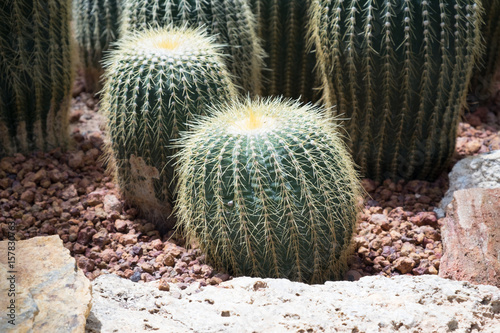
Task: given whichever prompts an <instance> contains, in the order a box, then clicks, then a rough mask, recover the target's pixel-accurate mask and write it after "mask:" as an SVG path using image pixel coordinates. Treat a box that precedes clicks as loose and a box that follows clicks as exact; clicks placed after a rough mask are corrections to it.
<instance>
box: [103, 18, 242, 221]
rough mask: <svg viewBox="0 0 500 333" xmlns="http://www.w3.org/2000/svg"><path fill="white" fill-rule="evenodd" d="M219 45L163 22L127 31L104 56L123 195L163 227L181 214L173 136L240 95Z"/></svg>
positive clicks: (114, 159) (106, 102) (107, 107)
mask: <svg viewBox="0 0 500 333" xmlns="http://www.w3.org/2000/svg"><path fill="white" fill-rule="evenodd" d="M219 52H220V48H219V47H217V46H216V45H215V44H214V40H213V38H211V37H207V36H206V35H204V34H203V33H202V32H201V31H199V30H191V29H178V28H159V29H153V30H147V31H144V32H137V33H133V34H129V35H128V36H127V37H124V38H123V39H122V40H121V42H120V45H119V46H118V47H117V49H116V50H112V51H111V52H110V56H109V59H107V60H106V68H107V69H106V74H105V76H106V82H105V85H104V89H103V101H102V110H103V112H104V114H105V115H106V116H107V119H108V121H107V130H108V133H109V137H110V143H109V154H108V156H109V157H110V162H111V163H110V165H111V166H112V169H113V170H114V172H115V179H116V180H117V182H118V183H119V186H120V188H121V190H122V193H123V195H124V198H125V199H126V200H127V201H128V202H130V203H132V204H133V205H135V206H136V207H138V208H139V209H140V210H141V212H142V213H143V214H144V215H145V216H146V217H147V218H148V219H150V220H151V221H155V222H161V228H169V227H172V226H173V223H174V221H175V220H174V219H173V218H172V217H171V216H170V215H171V212H172V204H173V203H172V201H173V189H174V187H175V182H173V163H174V160H173V159H172V156H173V155H174V153H175V149H174V148H171V144H172V140H174V139H176V138H177V137H178V134H179V131H184V130H187V127H186V124H187V123H188V122H190V121H191V120H192V119H193V117H194V116H197V115H203V114H204V112H206V109H207V106H208V105H211V104H216V103H220V102H225V101H227V100H229V99H231V98H233V97H234V94H235V88H234V86H233V85H232V83H231V81H230V79H229V74H228V73H227V70H226V68H225V66H224V64H223V61H222V60H221V57H220V53H219Z"/></svg>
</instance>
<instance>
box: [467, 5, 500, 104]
mask: <svg viewBox="0 0 500 333" xmlns="http://www.w3.org/2000/svg"><path fill="white" fill-rule="evenodd" d="M482 2H483V6H484V9H485V11H484V12H485V15H484V25H483V26H482V32H483V37H484V40H485V45H486V53H485V55H484V57H483V59H482V61H481V63H480V64H478V66H477V68H476V71H475V73H474V74H475V75H474V78H473V80H472V92H473V93H474V95H475V97H476V98H477V99H478V100H479V102H487V100H489V99H490V98H491V97H492V96H491V95H492V93H494V91H493V84H494V83H495V75H496V74H498V71H499V70H500V1H498V0H483V1H482Z"/></svg>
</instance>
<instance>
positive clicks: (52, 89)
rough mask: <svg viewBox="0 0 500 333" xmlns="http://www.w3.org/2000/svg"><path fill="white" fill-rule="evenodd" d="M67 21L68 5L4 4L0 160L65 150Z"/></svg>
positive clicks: (58, 0)
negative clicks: (60, 149)
mask: <svg viewBox="0 0 500 333" xmlns="http://www.w3.org/2000/svg"><path fill="white" fill-rule="evenodd" d="M70 17H71V2H70V0H52V1H48V2H47V1H42V0H30V1H26V0H4V1H2V4H1V5H0V22H1V24H0V76H1V79H0V156H4V155H12V154H14V153H17V152H21V153H26V152H29V151H32V150H49V149H52V148H55V147H62V148H65V147H66V146H67V143H68V134H69V127H68V112H69V106H70V101H71V100H70V97H71V88H72V84H73V74H74V68H73V58H72V43H71V40H72V36H71V32H70Z"/></svg>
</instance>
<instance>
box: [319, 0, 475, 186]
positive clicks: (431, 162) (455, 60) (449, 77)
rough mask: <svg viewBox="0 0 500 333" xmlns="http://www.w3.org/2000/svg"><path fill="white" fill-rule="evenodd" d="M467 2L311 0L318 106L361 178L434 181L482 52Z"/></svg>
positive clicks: (448, 154)
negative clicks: (326, 109) (328, 109)
mask: <svg viewBox="0 0 500 333" xmlns="http://www.w3.org/2000/svg"><path fill="white" fill-rule="evenodd" d="M481 12H482V7H481V5H480V3H479V2H478V1H475V0H436V1H427V0H424V1H415V0H401V1H400V0H398V1H395V0H348V1H341V0H314V1H313V2H312V6H311V15H312V17H313V18H312V20H313V22H312V24H311V35H312V38H313V40H314V42H315V45H316V54H317V57H318V71H319V75H320V77H322V78H323V83H322V91H323V95H324V100H325V101H327V102H329V105H336V112H337V113H338V114H342V115H344V117H345V118H347V119H348V120H347V121H346V128H347V131H348V132H349V136H350V138H351V139H352V144H351V149H352V152H353V154H354V157H355V161H356V163H357V164H358V165H359V166H360V167H361V169H362V173H363V175H364V176H367V177H371V178H374V179H384V178H403V179H415V178H418V179H429V180H430V179H434V178H435V177H437V176H438V175H439V174H440V173H441V172H442V171H444V170H445V168H446V166H447V164H448V161H449V160H450V158H451V156H452V154H453V152H454V148H455V139H456V132H457V126H458V119H459V115H460V112H461V110H462V108H463V107H464V104H465V97H466V92H467V88H468V82H469V80H470V77H471V74H472V69H473V67H474V64H475V62H476V60H477V58H478V56H479V54H480V53H481V46H480V32H479V29H480V22H481Z"/></svg>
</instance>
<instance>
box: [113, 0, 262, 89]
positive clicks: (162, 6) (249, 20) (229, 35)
mask: <svg viewBox="0 0 500 333" xmlns="http://www.w3.org/2000/svg"><path fill="white" fill-rule="evenodd" d="M169 24H173V25H175V26H186V25H187V26H190V27H200V26H204V27H205V28H206V29H207V31H208V33H209V34H210V35H215V36H216V38H217V42H218V43H220V44H224V45H225V48H224V51H223V52H224V54H227V55H229V57H227V58H225V60H226V65H227V67H228V70H229V72H230V73H231V74H232V75H233V77H234V80H235V83H236V84H237V85H238V86H239V87H241V88H242V89H243V91H244V92H249V93H251V94H259V93H260V92H261V81H262V80H261V69H262V66H263V50H262V47H261V46H260V43H259V39H258V37H257V31H256V24H255V18H254V16H253V14H252V12H251V8H250V6H249V4H248V0H209V1H207V0H143V1H137V0H123V20H122V25H121V33H122V34H126V33H127V32H129V31H134V30H140V29H146V28H147V27H148V26H158V25H159V26H165V25H169Z"/></svg>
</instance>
